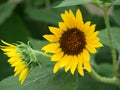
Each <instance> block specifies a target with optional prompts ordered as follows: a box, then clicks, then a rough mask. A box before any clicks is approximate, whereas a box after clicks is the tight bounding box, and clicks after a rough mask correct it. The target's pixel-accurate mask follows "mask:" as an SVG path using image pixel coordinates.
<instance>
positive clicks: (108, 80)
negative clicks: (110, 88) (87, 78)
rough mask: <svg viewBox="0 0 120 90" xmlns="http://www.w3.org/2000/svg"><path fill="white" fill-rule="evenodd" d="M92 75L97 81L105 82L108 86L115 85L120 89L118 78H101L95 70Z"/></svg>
mask: <svg viewBox="0 0 120 90" xmlns="http://www.w3.org/2000/svg"><path fill="white" fill-rule="evenodd" d="M90 75H91V76H92V77H93V78H95V79H96V80H97V81H100V82H103V83H108V84H113V85H116V86H118V87H119V88H120V80H119V79H118V78H116V77H113V78H107V77H103V76H100V75H99V74H98V73H96V72H95V70H94V69H92V71H91V73H90Z"/></svg>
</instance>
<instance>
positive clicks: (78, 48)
mask: <svg viewBox="0 0 120 90" xmlns="http://www.w3.org/2000/svg"><path fill="white" fill-rule="evenodd" d="M85 45H86V41H85V35H84V33H83V32H81V31H80V30H78V29H76V28H73V29H68V30H67V31H65V32H64V33H63V34H62V37H61V38H60V48H61V49H62V51H63V52H64V54H67V55H78V54H80V53H81V52H82V51H83V49H84V48H85Z"/></svg>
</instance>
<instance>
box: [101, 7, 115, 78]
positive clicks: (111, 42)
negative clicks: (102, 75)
mask: <svg viewBox="0 0 120 90" xmlns="http://www.w3.org/2000/svg"><path fill="white" fill-rule="evenodd" d="M103 9H104V20H105V25H106V29H107V33H108V38H109V43H110V48H111V53H112V60H113V68H114V77H117V61H116V57H117V56H116V51H115V47H114V43H113V39H112V34H111V31H110V23H109V16H108V13H107V12H108V7H107V6H104V8H103Z"/></svg>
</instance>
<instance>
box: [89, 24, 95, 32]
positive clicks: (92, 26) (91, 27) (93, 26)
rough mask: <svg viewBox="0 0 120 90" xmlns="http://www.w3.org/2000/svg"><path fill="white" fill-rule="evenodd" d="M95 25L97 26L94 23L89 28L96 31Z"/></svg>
mask: <svg viewBox="0 0 120 90" xmlns="http://www.w3.org/2000/svg"><path fill="white" fill-rule="evenodd" d="M95 27H96V25H95V24H93V25H91V26H90V28H89V30H90V31H91V32H94V31H95Z"/></svg>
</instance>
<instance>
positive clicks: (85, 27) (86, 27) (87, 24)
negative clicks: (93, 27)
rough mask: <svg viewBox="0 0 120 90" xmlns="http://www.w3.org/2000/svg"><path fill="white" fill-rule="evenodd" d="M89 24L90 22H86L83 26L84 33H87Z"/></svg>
mask: <svg viewBox="0 0 120 90" xmlns="http://www.w3.org/2000/svg"><path fill="white" fill-rule="evenodd" d="M90 24H91V22H90V21H87V22H86V23H85V24H84V30H83V31H84V32H89V30H88V29H89V28H90Z"/></svg>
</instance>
